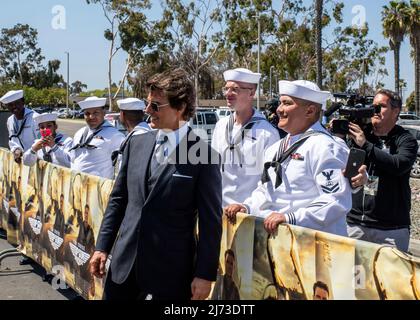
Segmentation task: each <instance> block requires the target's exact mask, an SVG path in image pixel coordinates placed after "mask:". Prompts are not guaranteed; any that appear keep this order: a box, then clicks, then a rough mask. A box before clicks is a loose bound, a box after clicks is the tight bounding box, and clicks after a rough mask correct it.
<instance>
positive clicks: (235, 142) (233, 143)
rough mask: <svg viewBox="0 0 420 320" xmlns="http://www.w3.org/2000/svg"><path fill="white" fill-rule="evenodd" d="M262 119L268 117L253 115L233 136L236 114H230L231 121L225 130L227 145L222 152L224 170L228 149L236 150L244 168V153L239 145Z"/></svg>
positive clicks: (240, 164) (223, 168)
mask: <svg viewBox="0 0 420 320" xmlns="http://www.w3.org/2000/svg"><path fill="white" fill-rule="evenodd" d="M262 120H266V119H265V118H263V117H261V116H252V118H251V119H249V121H248V122H247V123H246V124H244V125H243V126H242V127H241V129H240V130H239V132H238V133H237V134H236V135H235V136H234V137H232V131H233V125H234V123H235V116H234V114H233V113H232V114H231V115H230V116H229V121H228V123H227V126H226V131H225V139H226V143H227V147H226V148H225V150H224V151H223V153H222V171H225V162H226V153H227V152H228V151H231V152H235V151H236V154H237V155H238V157H239V166H240V167H241V168H242V163H243V154H242V152H241V150H240V149H239V148H237V146H239V144H240V143H241V142H242V140H243V139H244V137H245V134H246V133H247V132H248V131H249V130H251V129H252V127H253V126H254V124H256V123H257V122H259V121H262Z"/></svg>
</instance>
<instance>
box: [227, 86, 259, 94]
mask: <svg viewBox="0 0 420 320" xmlns="http://www.w3.org/2000/svg"><path fill="white" fill-rule="evenodd" d="M229 90H230V91H231V92H232V93H233V94H239V93H241V92H242V90H254V88H245V87H223V88H222V92H223V94H226V93H228V92H229Z"/></svg>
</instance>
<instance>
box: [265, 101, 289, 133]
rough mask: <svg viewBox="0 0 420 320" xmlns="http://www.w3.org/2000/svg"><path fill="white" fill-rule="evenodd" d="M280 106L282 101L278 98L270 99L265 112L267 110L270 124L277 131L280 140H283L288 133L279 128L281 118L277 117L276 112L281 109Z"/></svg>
mask: <svg viewBox="0 0 420 320" xmlns="http://www.w3.org/2000/svg"><path fill="white" fill-rule="evenodd" d="M279 105H280V101H279V99H278V98H273V99H270V100H268V101H267V103H266V104H265V110H266V117H267V120H268V122H270V123H271V125H272V126H273V127H275V128H276V129H277V131H278V132H279V135H280V139H283V138H284V137H285V136H286V135H287V132H286V131H284V130H283V129H280V128H279V127H278V124H279V116H278V115H277V112H276V110H277V108H278V107H279Z"/></svg>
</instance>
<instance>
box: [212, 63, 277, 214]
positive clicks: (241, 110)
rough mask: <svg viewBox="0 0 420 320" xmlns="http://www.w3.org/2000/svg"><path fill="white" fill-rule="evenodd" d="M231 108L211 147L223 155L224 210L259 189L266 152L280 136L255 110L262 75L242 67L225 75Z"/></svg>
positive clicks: (214, 135) (219, 125)
mask: <svg viewBox="0 0 420 320" xmlns="http://www.w3.org/2000/svg"><path fill="white" fill-rule="evenodd" d="M223 76H224V79H225V81H226V84H225V87H224V88H223V91H224V95H225V97H226V101H227V105H228V106H229V107H230V108H231V109H233V110H234V113H233V114H232V115H230V116H229V117H225V118H222V119H221V120H219V121H218V122H217V123H216V127H215V129H214V132H213V137H212V142H211V145H212V147H213V149H215V150H216V151H217V152H218V153H219V154H220V156H221V161H222V165H221V173H222V188H223V192H222V201H223V207H225V206H227V205H229V204H232V203H242V202H244V201H245V200H246V199H247V198H248V197H249V196H250V195H251V192H252V191H253V190H254V189H255V188H256V187H257V185H258V181H259V180H260V178H261V173H262V171H263V168H264V161H263V154H264V152H265V150H266V149H267V148H268V147H269V146H271V145H272V144H274V143H275V142H277V141H278V140H279V139H280V137H279V134H278V130H277V129H276V128H274V127H273V126H272V125H271V124H270V123H269V122H268V121H267V120H266V118H265V117H264V116H263V115H262V114H261V113H259V112H258V111H257V110H255V109H254V108H253V107H252V102H253V100H254V95H255V91H256V89H257V84H258V81H259V79H260V77H261V74H259V73H253V72H251V71H250V70H247V69H243V68H238V69H233V70H227V71H225V72H224V74H223Z"/></svg>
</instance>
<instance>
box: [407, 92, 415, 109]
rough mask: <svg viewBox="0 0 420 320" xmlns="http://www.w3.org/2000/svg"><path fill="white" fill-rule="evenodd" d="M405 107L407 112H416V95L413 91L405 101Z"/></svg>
mask: <svg viewBox="0 0 420 320" xmlns="http://www.w3.org/2000/svg"><path fill="white" fill-rule="evenodd" d="M405 105H406V107H407V110H408V111H416V95H415V92H414V91H413V92H411V94H410V95H409V96H408V98H407V100H405Z"/></svg>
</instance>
